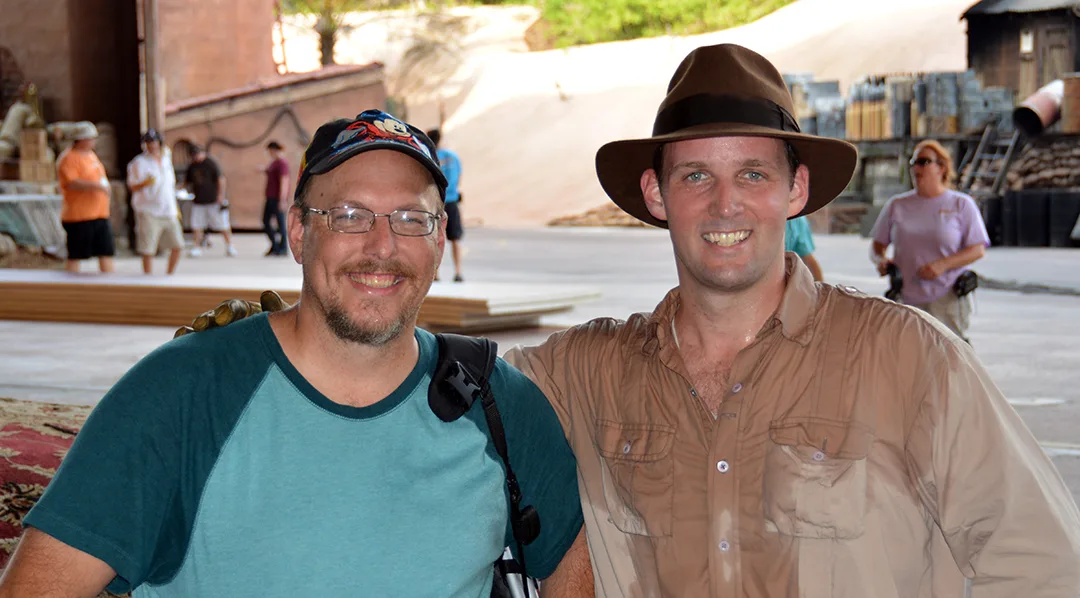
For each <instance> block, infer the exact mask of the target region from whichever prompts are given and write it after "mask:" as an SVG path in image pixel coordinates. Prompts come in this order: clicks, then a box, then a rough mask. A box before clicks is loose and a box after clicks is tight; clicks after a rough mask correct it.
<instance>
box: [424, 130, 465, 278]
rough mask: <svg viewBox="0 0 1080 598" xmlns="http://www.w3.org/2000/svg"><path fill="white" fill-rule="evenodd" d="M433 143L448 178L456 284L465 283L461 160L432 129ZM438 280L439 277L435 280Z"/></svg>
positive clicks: (448, 215)
mask: <svg viewBox="0 0 1080 598" xmlns="http://www.w3.org/2000/svg"><path fill="white" fill-rule="evenodd" d="M427 135H428V137H429V138H431V141H432V142H433V143H435V147H436V148H438V149H437V151H436V154H437V155H438V157H439V167H440V168H441V169H442V172H443V176H445V177H446V182H447V186H446V240H447V241H450V255H452V256H453V258H454V282H464V281H465V278H464V277H462V275H461V247H460V244H459V241H461V237H462V236H463V235H464V234H465V227H464V226H462V224H461V209H460V207H459V204H460V203H461V190H460V189H459V188H458V185H459V184H461V158H460V157H459V156H458V155H457V153H456V152H454V151H452V150H448V149H446V148H444V147H442V146H441V145H440V143H441V142H442V132H441V131H440V130H439V129H432V130H430V131H428V132H427ZM435 280H438V277H436V278H435Z"/></svg>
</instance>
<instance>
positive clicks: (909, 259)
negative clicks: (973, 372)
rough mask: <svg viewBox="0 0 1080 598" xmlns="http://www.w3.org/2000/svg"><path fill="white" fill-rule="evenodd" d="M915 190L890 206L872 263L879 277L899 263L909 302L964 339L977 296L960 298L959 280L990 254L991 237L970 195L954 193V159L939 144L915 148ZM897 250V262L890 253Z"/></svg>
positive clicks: (879, 225) (880, 223) (880, 222)
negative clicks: (978, 261) (987, 251)
mask: <svg viewBox="0 0 1080 598" xmlns="http://www.w3.org/2000/svg"><path fill="white" fill-rule="evenodd" d="M910 165H911V174H912V178H913V179H914V181H915V189H914V190H912V191H909V192H907V193H902V194H900V195H897V196H895V197H893V198H891V199H890V200H889V202H888V203H887V204H885V208H884V209H882V211H881V215H879V216H878V219H877V222H876V223H874V229H873V232H872V233H871V237H873V248H872V252H871V259H873V261H874V263H875V264H877V269H878V274H881V275H882V276H884V275H885V272H886V269H887V268H888V266H889V264H892V263H895V264H896V265H897V267H899V269H900V275H901V276H902V277H903V279H904V286H903V291H902V297H903V302H904V303H905V304H907V305H911V306H914V307H917V308H919V309H922V310H924V311H926V312H929V313H930V314H931V315H933V316H934V317H935V318H937V319H938V320H940V321H941V322H942V323H943V324H945V325H946V326H948V327H949V328H950V329H952V331H953V332H955V333H956V334H957V335H958V336H960V338H963V339H964V340H967V336H966V334H965V333H966V332H967V329H968V325H969V323H970V317H971V295H966V296H964V297H957V296H956V293H955V292H954V291H953V285H954V284H955V283H956V279H957V278H958V277H959V276H960V275H961V274H963V273H964V272H966V271H967V269H968V266H969V265H971V264H972V263H974V262H975V261H976V260H978V259H979V258H981V257H983V255H985V253H986V248H987V247H989V246H990V237H989V235H988V234H987V233H986V225H985V224H984V223H983V220H982V215H981V214H980V213H979V208H978V206H977V205H975V200H974V199H972V198H971V197H970V196H969V195H965V194H963V193H960V192H959V191H955V190H953V189H951V188H950V187H951V180H952V178H953V176H954V174H955V173H954V171H953V164H952V156H950V155H949V152H948V151H947V150H946V149H945V148H944V147H942V145H941V144H940V143H938V142H937V141H934V140H926V141H922V142H920V143H919V144H918V145H916V146H915V151H914V152H913V153H912V158H911V162H910ZM889 245H893V258H892V259H891V260H890V259H889V258H886V257H885V250H886V249H887V248H888V247H889Z"/></svg>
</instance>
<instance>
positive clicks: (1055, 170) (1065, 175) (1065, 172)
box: [1007, 139, 1080, 191]
mask: <svg viewBox="0 0 1080 598" xmlns="http://www.w3.org/2000/svg"><path fill="white" fill-rule="evenodd" d="M1007 181H1008V188H1009V189H1010V190H1013V191H1019V190H1022V189H1068V188H1071V187H1080V140H1078V139H1060V140H1057V141H1052V142H1049V143H1037V144H1033V145H1030V146H1028V148H1027V149H1026V150H1025V151H1024V152H1023V153H1022V154H1020V156H1019V157H1018V158H1017V159H1016V161H1015V162H1014V163H1013V166H1012V168H1011V169H1010V170H1009V174H1008V175H1007Z"/></svg>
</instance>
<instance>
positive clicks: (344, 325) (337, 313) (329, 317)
mask: <svg viewBox="0 0 1080 598" xmlns="http://www.w3.org/2000/svg"><path fill="white" fill-rule="evenodd" d="M417 312H419V310H416V311H415V312H414V313H412V314H408V313H403V314H401V317H400V318H398V319H397V320H395V321H393V322H391V323H390V325H389V326H387V327H385V328H383V329H382V330H375V329H370V328H368V329H365V328H361V327H360V326H357V325H356V323H355V322H353V321H352V319H351V318H349V314H348V313H346V312H345V310H344V309H342V308H341V306H339V305H331V306H327V308H326V310H325V312H324V313H325V315H326V316H325V317H326V325H327V326H328V327H329V328H330V330H331V331H332V332H333V333H334V336H336V337H338V338H339V339H341V340H343V341H345V342H350V343H357V344H361V345H368V346H371V347H380V346H382V345H385V344H386V343H389V342H390V341H392V340H394V339H396V338H397V337H399V336H401V331H402V330H404V329H405V322H406V321H411V320H412V318H413V317H415V316H416V313H417Z"/></svg>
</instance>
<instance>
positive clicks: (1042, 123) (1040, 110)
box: [1013, 79, 1065, 137]
mask: <svg viewBox="0 0 1080 598" xmlns="http://www.w3.org/2000/svg"><path fill="white" fill-rule="evenodd" d="M1064 96H1065V83H1064V82H1063V81H1062V80H1061V79H1058V80H1056V81H1051V82H1050V83H1048V84H1046V85H1044V86H1043V87H1042V88H1040V89H1039V91H1036V92H1035V93H1033V94H1031V95H1030V96H1029V97H1028V98H1027V99H1026V100H1024V101H1023V102H1022V103H1021V104H1020V105H1019V106H1017V107H1016V110H1013V124H1014V125H1015V126H1016V128H1017V129H1020V131H1021V132H1023V133H1024V134H1025V135H1027V136H1028V137H1036V136H1038V135H1042V132H1043V131H1044V130H1045V129H1047V128H1049V127H1050V125H1052V124H1054V123H1055V122H1057V120H1058V117H1059V116H1061V103H1062V101H1063V99H1064Z"/></svg>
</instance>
